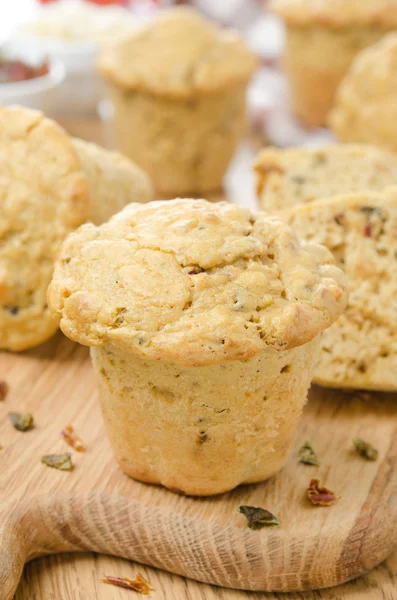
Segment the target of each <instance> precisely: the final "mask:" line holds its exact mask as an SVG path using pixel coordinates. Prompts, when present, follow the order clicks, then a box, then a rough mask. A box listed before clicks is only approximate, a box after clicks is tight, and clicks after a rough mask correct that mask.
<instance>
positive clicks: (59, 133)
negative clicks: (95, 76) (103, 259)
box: [0, 106, 90, 350]
mask: <svg viewBox="0 0 397 600" xmlns="http://www.w3.org/2000/svg"><path fill="white" fill-rule="evenodd" d="M89 211H90V196H89V190H88V186H87V181H86V178H85V176H84V174H83V173H82V171H81V166H80V161H79V157H78V155H77V152H76V151H75V149H74V148H73V145H72V144H71V142H70V139H69V137H68V135H67V134H66V132H65V131H64V130H63V129H62V128H61V127H59V126H58V125H57V124H56V123H54V122H53V121H51V120H50V119H46V118H45V117H44V115H43V114H42V113H40V112H38V111H34V110H29V109H26V108H23V107H19V106H11V107H5V108H0V239H1V244H0V348H6V349H9V350H24V349H26V348H29V347H31V346H34V345H37V344H39V343H41V342H42V341H44V340H45V339H47V338H48V337H50V336H51V335H52V334H53V333H54V332H55V331H56V329H57V327H58V324H57V320H56V319H54V317H53V316H52V315H51V314H50V311H49V310H48V306H47V300H46V293H47V287H48V284H49V282H50V281H51V275H52V270H53V261H54V256H56V254H57V252H58V250H59V248H60V246H61V243H62V241H63V240H64V238H65V237H66V236H67V234H68V233H69V232H70V231H71V230H72V229H74V228H76V227H77V226H78V225H81V223H83V222H84V221H85V220H86V219H87V218H88V216H89Z"/></svg>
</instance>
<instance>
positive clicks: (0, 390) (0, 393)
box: [0, 379, 9, 402]
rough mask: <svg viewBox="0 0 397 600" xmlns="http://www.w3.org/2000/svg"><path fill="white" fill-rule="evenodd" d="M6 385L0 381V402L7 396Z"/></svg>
mask: <svg viewBox="0 0 397 600" xmlns="http://www.w3.org/2000/svg"><path fill="white" fill-rule="evenodd" d="M8 389H9V388H8V383H7V382H6V381H4V379H1V380H0V402H2V401H3V400H5V399H6V397H7V394H8Z"/></svg>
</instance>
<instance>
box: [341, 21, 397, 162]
mask: <svg viewBox="0 0 397 600" xmlns="http://www.w3.org/2000/svg"><path fill="white" fill-rule="evenodd" d="M396 97H397V33H389V34H387V35H386V36H384V37H383V38H382V39H381V40H380V41H379V42H378V43H376V44H374V45H373V46H370V47H369V48H366V49H365V50H363V51H362V52H360V53H359V54H358V56H357V57H356V58H355V60H354V61H353V64H352V66H351V67H350V69H349V71H348V73H347V75H346V76H345V78H344V79H343V81H342V83H341V85H340V87H339V90H338V93H337V97H336V101H335V106H334V108H333V109H332V111H331V113H330V115H329V122H330V125H331V127H332V129H333V130H334V132H335V133H336V135H337V136H338V137H339V138H340V139H341V140H343V141H357V142H368V143H371V144H376V145H378V146H381V147H382V148H385V149H386V150H391V151H392V152H397V135H396V130H397V125H396V123H397V104H396Z"/></svg>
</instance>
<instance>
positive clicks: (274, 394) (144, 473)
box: [91, 340, 318, 496]
mask: <svg viewBox="0 0 397 600" xmlns="http://www.w3.org/2000/svg"><path fill="white" fill-rule="evenodd" d="M317 348H318V344H317V341H316V340H314V341H312V342H310V343H309V344H306V345H304V346H301V347H299V348H294V349H293V350H288V351H284V352H277V351H276V350H273V349H268V350H266V351H263V352H261V353H260V354H258V355H257V356H255V357H253V358H250V359H248V360H245V361H230V362H227V363H223V364H221V365H211V366H206V367H182V366H180V365H178V364H176V363H174V362H167V361H154V360H146V359H142V358H140V357H139V356H136V355H127V354H125V353H124V352H122V351H120V350H119V349H117V348H115V347H114V346H111V345H108V346H106V347H101V348H92V350H91V356H92V360H93V365H94V369H95V371H96V373H97V374H98V379H99V390H100V400H101V407H102V413H103V416H104V421H105V425H106V429H107V432H108V435H109V438H110V442H111V444H112V446H113V451H114V453H115V457H116V459H117V461H118V463H119V465H120V467H121V468H122V470H123V471H124V472H125V473H127V474H128V475H130V476H132V477H134V478H135V479H138V480H139V481H144V482H146V483H157V484H161V485H163V486H165V487H167V488H168V489H170V490H172V491H177V492H178V493H181V494H187V495H195V496H196V495H212V494H219V493H222V492H225V491H228V490H231V489H233V488H234V487H236V486H237V485H240V484H243V483H254V482H258V481H263V480H265V479H268V478H269V477H271V476H272V475H274V474H275V473H277V472H278V471H279V470H280V469H281V468H282V467H283V465H284V463H285V460H286V458H287V455H288V451H289V448H290V445H291V443H292V439H293V436H294V433H295V428H296V424H297V422H298V419H299V416H300V414H301V411H302V408H303V406H304V404H305V402H306V398H307V390H308V387H309V385H310V381H311V374H312V365H313V362H314V356H315V352H316V350H317Z"/></svg>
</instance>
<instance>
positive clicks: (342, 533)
mask: <svg viewBox="0 0 397 600" xmlns="http://www.w3.org/2000/svg"><path fill="white" fill-rule="evenodd" d="M85 125H86V128H84V126H83V123H81V124H79V123H78V122H72V123H69V124H68V126H69V129H70V130H71V132H72V133H73V134H74V135H80V136H81V137H85V138H87V139H94V140H99V141H102V142H104V141H106V139H107V138H106V133H105V132H104V130H103V129H99V128H98V126H97V125H96V124H95V123H92V124H91V123H86V124H85ZM107 143H109V142H107ZM242 153H243V154H244V153H245V154H244V156H243V159H244V160H246V158H247V156H248V155H249V150H247V152H246V151H245V150H244V149H243V150H242ZM233 176H235V178H236V179H235V180H236V181H240V182H241V181H242V178H240V177H238V176H237V175H232V178H231V181H232V184H231V185H232V188H233V190H234V191H235V194H236V196H235V199H237V201H240V202H241V200H243V201H242V203H249V201H247V202H244V198H243V199H242V198H241V196H239V194H240V192H239V191H238V187H237V186H235V184H234V183H233ZM247 177H248V175H247ZM243 187H244V186H242V188H241V189H243ZM0 376H1V377H5V378H6V379H7V380H8V382H9V384H10V390H11V391H10V394H9V396H8V397H7V399H6V400H5V401H4V402H3V403H0V443H1V444H2V446H3V449H2V450H1V451H0V464H1V469H2V471H1V476H0V508H1V513H0V532H2V533H0V535H4V532H6V534H7V535H9V533H10V529H9V528H8V529H7V527H5V523H6V521H5V513H6V512H7V513H9V510H10V507H11V509H12V512H13V514H14V515H16V516H17V518H18V519H20V515H21V510H22V513H23V514H25V515H27V519H25V522H24V523H23V527H24V528H20V529H19V530H18V528H17V529H14V533H15V532H16V537H17V538H19V539H17V540H16V544H18V543H19V544H22V543H23V545H25V546H29V545H31V546H34V543H33V542H34V538H36V541H37V540H39V541H40V543H41V542H42V541H43V539H44V538H47V543H48V539H49V537H52V536H55V537H56V535H57V532H56V527H54V526H53V522H54V523H55V522H57V518H58V516H59V514H58V513H57V511H61V513H62V514H63V517H62V519H63V522H64V523H66V521H67V519H65V518H64V517H65V515H66V516H68V511H69V510H70V506H71V505H70V503H65V504H62V502H61V503H57V504H56V509H55V508H54V511H52V512H51V513H50V515H49V516H50V517H51V518H48V515H46V514H45V512H43V510H44V509H43V506H45V503H44V505H42V504H40V503H39V504H37V503H36V502H35V501H31V499H32V498H34V497H35V496H36V495H43V494H44V498H48V497H49V496H48V494H49V493H51V492H55V493H57V494H62V495H64V497H66V496H67V495H68V494H72V498H74V497H75V494H78V493H80V492H89V491H90V490H95V491H97V492H99V493H106V494H108V495H110V496H113V497H117V496H119V497H124V498H127V499H132V500H133V499H137V500H139V502H140V504H141V505H142V506H143V507H157V509H158V510H162V509H164V510H167V511H173V512H174V513H175V514H176V515H178V516H179V517H184V518H191V517H194V519H195V520H202V521H205V522H207V523H210V524H212V525H216V526H217V527H221V528H230V527H232V528H233V529H234V530H237V531H238V532H240V533H245V532H247V530H246V528H245V523H244V519H243V517H242V516H241V515H238V513H237V507H238V506H239V505H240V504H242V503H244V504H256V505H261V506H265V507H266V508H269V509H270V510H272V511H273V512H275V513H276V514H277V516H278V517H279V518H280V520H281V524H282V525H281V528H280V529H279V530H271V531H269V530H265V531H261V532H247V533H248V535H249V536H254V537H252V539H254V540H255V544H257V543H258V540H259V541H260V542H259V543H260V544H261V546H262V548H263V550H264V556H265V558H266V557H267V558H269V557H272V556H273V557H276V556H277V555H278V548H279V546H280V543H285V542H288V543H287V544H286V546H285V547H286V548H288V551H289V553H290V555H289V556H287V557H286V560H290V563H289V564H296V562H300V563H301V564H302V565H304V564H306V565H308V564H310V569H309V571H310V572H309V571H308V570H307V567H306V571H305V568H302V574H303V579H304V578H305V577H306V578H307V577H313V574H315V576H316V577H317V578H318V580H319V581H321V580H323V581H328V580H329V578H330V577H331V578H332V577H344V576H346V574H347V573H350V574H351V572H352V571H351V569H352V567H354V568H356V567H359V568H360V569H361V570H365V569H367V568H369V567H371V566H372V565H373V564H375V563H376V562H379V560H381V559H383V557H384V556H385V555H386V554H387V553H388V552H389V551H390V550H391V548H392V547H393V545H395V542H394V539H395V538H396V528H397V475H396V453H397V446H396V444H397V438H396V435H395V434H396V432H397V431H396V428H397V421H396V410H397V404H396V397H393V396H391V395H388V396H387V395H382V394H371V395H358V394H343V393H341V392H335V391H329V392H327V391H323V390H321V389H320V388H314V390H313V391H312V394H311V400H310V402H309V404H308V406H307V408H306V410H305V415H304V419H303V420H302V422H301V425H300V428H299V431H298V434H297V437H296V441H295V447H294V450H293V451H292V453H291V455H290V459H289V462H288V465H287V468H286V469H285V470H284V471H283V473H282V474H280V475H279V476H277V477H276V478H274V479H273V480H272V481H270V482H268V483H265V484H261V485H259V486H245V487H242V488H239V489H238V490H236V491H235V492H232V493H230V494H225V495H223V496H220V497H218V498H214V499H200V500H196V499H186V498H181V497H179V496H176V495H174V494H172V493H171V492H167V491H164V490H162V489H161V488H158V487H152V486H145V485H143V484H139V483H137V482H134V481H132V480H130V479H129V478H127V477H126V476H124V475H123V474H122V473H121V472H120V471H119V469H118V467H117V465H116V464H115V462H114V461H113V459H112V456H111V451H110V447H109V445H108V441H107V439H106V437H105V435H104V431H103V429H102V424H101V423H102V422H101V417H100V414H99V408H98V406H97V402H96V391H95V382H94V381H93V378H92V377H91V369H90V366H89V362H88V353H87V350H86V349H84V348H81V347H78V346H76V345H74V344H72V343H71V342H69V341H68V340H66V339H65V338H63V337H62V335H61V334H58V336H56V338H55V339H54V340H53V341H51V342H48V343H47V344H44V345H43V346H41V347H40V348H37V349H34V350H32V351H30V352H26V353H23V354H20V355H18V356H16V355H12V354H6V353H4V354H2V355H1V356H0ZM13 410H18V411H24V410H29V411H31V412H32V413H33V414H34V416H35V419H36V423H37V424H36V427H35V429H34V430H32V431H29V432H26V433H20V432H17V431H15V430H14V429H13V428H12V427H11V426H10V424H9V423H8V421H7V418H6V414H7V413H8V412H10V411H13ZM69 423H71V424H73V425H74V427H75V429H76V431H77V432H78V433H79V434H80V435H81V437H82V438H83V440H84V442H85V443H86V444H87V446H88V450H87V452H86V453H81V454H78V453H75V452H73V451H72V453H73V459H74V462H75V464H76V467H75V470H74V471H73V472H72V473H64V472H59V471H56V470H53V469H49V468H46V467H45V466H44V465H42V464H41V463H40V456H41V455H43V454H46V453H56V452H64V451H67V450H68V446H66V444H65V442H64V441H63V440H62V439H61V437H60V435H59V433H60V430H61V429H62V428H63V427H64V426H65V425H67V424H69ZM356 436H361V437H363V438H368V439H369V440H371V441H372V442H373V443H374V444H375V445H376V446H377V447H378V449H379V451H380V457H379V461H378V462H377V463H369V462H365V461H364V460H363V459H361V458H360V457H358V456H357V455H355V454H354V453H353V452H352V450H351V441H352V438H354V437H356ZM307 437H310V438H311V439H312V440H313V442H314V443H315V445H316V447H317V449H318V451H319V454H320V455H321V458H322V465H321V466H320V467H318V468H317V467H307V466H304V465H301V464H298V462H297V449H298V447H299V446H300V444H301V443H302V442H303V441H304V440H305V439H306V438H307ZM312 476H314V477H319V479H320V480H321V482H322V483H325V484H326V485H328V486H329V487H331V488H332V489H334V491H335V492H337V493H338V494H341V496H342V499H341V500H340V502H339V503H338V504H336V505H335V506H333V507H331V508H315V507H311V506H310V505H309V504H308V503H307V502H306V500H305V488H306V486H307V484H308V482H309V480H310V478H311V477H312ZM42 497H43V496H42ZM101 506H102V507H103V506H104V505H101ZM32 507H33V508H32ZM47 507H48V504H47ZM105 508H106V507H105ZM33 509H34V510H33ZM33 513H34V514H35V523H34V522H31V521H30V519H29V517H30V516H31V515H32V514H33ZM120 514H122V507H121V508H120ZM85 516H86V515H85ZM85 516H84V518H83V519H82V521H81V522H82V523H84V527H85V526H86V523H89V522H90V520H89V519H88V520H87V519H86V518H85ZM108 516H110V515H107V514H106V512H105V513H98V515H97V518H96V520H95V527H93V528H92V529H91V530H89V529H87V530H86V529H84V528H82V529H81V528H79V529H77V530H72V531H70V530H68V529H67V526H65V529H64V531H63V535H62V538H63V540H64V543H65V546H64V547H63V550H69V549H73V548H78V549H80V550H84V549H85V548H87V547H89V545H88V543H87V537H92V536H93V537H94V538H95V544H96V546H95V547H96V548H97V549H98V550H101V551H107V552H110V553H111V552H116V553H117V547H116V546H117V543H116V541H115V539H113V537H112V535H113V534H112V532H111V531H109V530H108V528H107V527H106V525H107V522H108V518H107V517H108ZM51 519H53V522H52V521H51ZM62 519H61V520H62ZM9 522H10V520H9V519H8V523H9ZM19 522H20V521H19ZM35 524H36V525H38V527H35ZM46 528H47V530H48V531H49V532H50V533H51V535H50V536H49V537H48V536H46V535H44V536H43V531H44V530H45V529H46ZM142 531H143V530H142ZM125 533H126V537H125V539H124V544H126V545H127V546H128V542H129V538H128V531H126V532H125ZM314 534H315V535H316V536H317V537H316V540H317V541H316V544H315V545H313V544H312V542H313V539H314V538H313V535H314ZM76 536H77V538H78V539H76ZM291 536H297V537H296V540H298V539H299V540H300V543H298V541H295V542H294V543H292V544H291ZM82 538H84V539H82ZM139 543H140V545H141V550H140V551H141V552H145V551H147V550H148V549H149V550H150V549H152V552H153V553H154V554H156V552H158V548H156V537H155V535H154V534H153V532H150V531H149V530H148V532H147V533H146V538H144V537H142V539H141V540H139ZM51 549H52V548H51V544H48V545H47V546H40V549H39V553H46V552H49V551H51ZM135 550H136V548H135V549H134V548H132V549H131V555H134V552H135ZM310 552H311V554H310ZM149 553H150V552H149ZM22 555H23V553H21V554H20V555H19V556H18V555H17V556H16V559H17V560H18V559H20V558H21V556H22ZM135 556H136V555H135ZM291 557H292V558H293V560H292V562H291ZM308 557H309V558H310V560H308ZM150 558H153V557H150V556H149V559H150ZM1 559H4V557H1V556H0V560H1ZM172 560H174V559H172ZM186 560H187V559H186V557H184V556H181V557H180V562H181V563H184V562H186ZM153 562H154V563H155V564H156V560H154V561H153ZM3 564H4V563H3ZM174 566H177V565H171V568H172V567H174ZM212 566H214V565H212ZM255 566H256V565H255V564H253V565H252V569H253V572H255ZM210 567H211V565H207V568H206V569H204V570H203V573H202V575H201V577H200V578H201V579H204V580H205V579H208V569H209V568H210ZM215 567H216V565H215ZM281 567H282V565H281ZM266 568H267V572H268V573H270V571H271V570H272V569H273V570H274V569H275V572H277V568H278V569H280V565H278V566H277V565H274V564H273V563H272V562H271V561H270V563H268V564H267V565H266ZM176 570H178V568H177V569H176ZM229 570H230V572H231V573H233V572H236V564H231V565H230V569H229ZM265 570H266V569H263V568H261V569H260V570H259V577H262V578H263V576H264V575H266V573H265ZM136 571H139V572H141V573H142V574H143V575H144V576H145V577H146V578H147V579H148V580H149V581H150V583H151V584H152V586H153V587H154V588H155V591H154V592H153V594H152V596H153V598H156V599H158V600H162V599H166V600H173V599H178V600H179V599H181V600H182V599H184V598H186V599H187V600H198V599H204V600H214V599H216V598H219V599H223V598H230V600H243V599H244V598H245V599H248V598H263V599H264V598H269V599H272V598H286V599H288V600H298V599H305V600H306V599H307V600H315V599H316V600H317V599H322V600H339V599H341V600H342V599H343V600H345V599H347V598H348V599H352V600H353V599H354V600H356V599H357V600H358V599H363V600H375V599H385V600H396V599H397V586H396V584H397V577H396V573H397V553H395V554H394V555H392V556H391V558H389V560H388V561H387V562H385V563H383V564H382V565H381V566H379V567H378V568H376V569H374V570H373V571H372V572H371V573H368V574H367V575H365V576H363V577H361V578H359V579H357V580H355V581H353V582H351V583H348V584H345V585H343V586H339V587H337V588H333V589H330V590H323V591H321V592H319V591H316V592H303V593H293V594H288V595H285V594H271V593H269V594H263V593H252V592H242V591H233V590H230V589H222V588H218V587H213V586H209V585H206V584H204V583H196V582H194V581H191V580H187V579H184V578H182V577H179V576H176V575H170V574H168V573H165V572H164V571H161V570H158V569H152V568H149V567H144V566H142V565H140V564H134V563H133V562H131V561H126V560H123V559H120V558H113V557H109V556H103V555H97V554H75V553H73V554H64V555H54V556H49V557H45V558H40V559H37V560H34V561H32V562H31V563H29V564H28V565H27V566H26V567H25V570H24V573H23V576H22V580H21V583H20V585H19V587H18V590H17V592H16V595H15V599H16V600H22V599H23V600H27V599H29V600H50V599H51V600H69V599H70V600H75V599H76V600H89V599H91V598H92V599H94V598H98V599H102V598H103V599H105V598H106V599H109V600H112V599H119V598H127V597H129V596H128V594H130V595H131V597H134V596H133V592H128V591H126V590H122V589H119V588H115V587H111V586H108V585H106V584H103V583H101V581H100V580H101V577H102V576H103V575H105V574H109V575H118V576H127V577H131V576H133V575H134V573H135V572H136ZM179 571H180V569H179ZM180 572H181V571H180ZM349 576H350V575H349ZM287 577H288V574H287ZM285 581H286V580H285V578H284V581H283V578H282V577H278V582H277V585H276V586H275V587H277V588H278V589H283V585H284V584H285ZM295 581H296V580H295ZM0 582H1V586H2V587H1V586H0V600H3V596H4V597H6V596H5V589H6V586H7V584H8V583H7V581H5V580H4V579H3V580H1V576H0ZM284 587H285V585H284ZM1 594H3V596H2V595H1Z"/></svg>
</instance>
